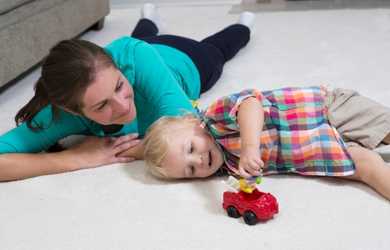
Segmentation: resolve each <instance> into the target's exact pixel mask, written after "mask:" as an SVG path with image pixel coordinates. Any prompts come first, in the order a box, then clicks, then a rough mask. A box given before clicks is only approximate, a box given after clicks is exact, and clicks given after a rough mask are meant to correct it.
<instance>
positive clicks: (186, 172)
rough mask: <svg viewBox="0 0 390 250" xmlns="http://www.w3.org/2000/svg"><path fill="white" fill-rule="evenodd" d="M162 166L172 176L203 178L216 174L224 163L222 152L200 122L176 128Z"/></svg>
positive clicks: (170, 138)
mask: <svg viewBox="0 0 390 250" xmlns="http://www.w3.org/2000/svg"><path fill="white" fill-rule="evenodd" d="M169 142H170V144H169V149H168V152H167V154H166V156H165V158H164V159H163V161H162V164H161V167H162V168H163V169H164V172H165V174H166V175H167V176H169V177H171V178H202V177H207V176H210V175H212V174H214V173H215V172H216V171H217V170H218V169H219V168H220V167H221V166H222V164H223V157H222V152H221V151H220V149H219V148H218V147H217V145H216V144H215V141H214V139H213V138H212V137H211V136H210V135H209V134H208V133H207V132H206V131H205V130H204V129H203V128H202V127H200V125H199V124H189V125H188V126H185V127H181V128H179V129H176V130H174V131H173V132H172V133H171V135H170V136H169Z"/></svg>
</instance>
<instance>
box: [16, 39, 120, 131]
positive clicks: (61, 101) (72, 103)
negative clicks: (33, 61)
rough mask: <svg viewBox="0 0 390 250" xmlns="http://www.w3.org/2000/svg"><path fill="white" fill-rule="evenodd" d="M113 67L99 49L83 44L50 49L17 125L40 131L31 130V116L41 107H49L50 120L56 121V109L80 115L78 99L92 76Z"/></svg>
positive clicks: (74, 42) (76, 42) (63, 44)
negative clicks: (22, 124)
mask: <svg viewBox="0 0 390 250" xmlns="http://www.w3.org/2000/svg"><path fill="white" fill-rule="evenodd" d="M110 66H113V67H115V64H114V62H113V60H112V58H111V57H110V55H108V54H107V53H106V52H105V51H104V49H103V48H101V47H100V46H98V45H96V44H94V43H92V42H88V41H84V40H77V39H72V40H64V41H61V42H59V43H58V44H57V45H55V46H54V47H53V48H51V49H50V52H49V55H47V56H46V58H45V59H44V60H43V62H42V72H41V77H40V78H39V79H38V81H37V82H36V83H35V87H34V89H35V94H34V96H33V97H32V99H31V100H30V101H29V102H28V103H27V104H26V105H25V106H24V107H23V108H21V109H20V110H19V111H18V113H17V114H16V116H15V122H16V124H17V125H19V124H20V123H22V122H27V126H28V127H29V128H31V129H33V130H39V129H42V128H41V127H40V126H39V125H35V126H32V120H33V118H34V116H35V115H36V114H37V113H38V112H39V111H41V110H42V109H43V108H44V107H45V106H47V105H49V104H51V105H52V117H53V120H55V119H56V118H57V117H58V111H59V108H61V107H62V108H66V109H67V110H70V111H72V112H75V113H79V114H81V113H82V102H81V99H82V96H83V95H84V93H85V90H86V89H87V87H88V86H89V84H91V83H92V82H93V81H94V79H95V77H96V73H97V72H98V71H99V70H100V69H102V68H107V67H110Z"/></svg>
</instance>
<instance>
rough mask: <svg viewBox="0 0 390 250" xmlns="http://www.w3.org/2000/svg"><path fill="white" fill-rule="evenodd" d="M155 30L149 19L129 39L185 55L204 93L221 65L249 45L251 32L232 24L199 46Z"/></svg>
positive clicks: (219, 74) (218, 72)
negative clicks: (194, 66)
mask: <svg viewBox="0 0 390 250" xmlns="http://www.w3.org/2000/svg"><path fill="white" fill-rule="evenodd" d="M157 33H158V28H157V26H156V25H155V24H154V23H153V22H152V21H150V20H149V19H140V20H139V21H138V23H137V25H136V27H135V28H134V31H133V33H132V34H131V36H132V37H135V38H138V39H140V40H143V41H145V42H148V43H151V44H164V45H167V46H170V47H173V48H176V49H178V50H180V51H182V52H184V53H186V54H187V55H188V56H189V57H190V58H191V59H192V61H193V62H194V64H195V65H196V67H197V69H198V71H199V74H200V81H201V90H200V92H201V93H203V92H205V91H207V90H209V89H210V88H211V87H212V86H214V84H215V83H216V82H217V80H218V79H219V77H220V76H221V74H222V70H223V66H224V64H225V63H226V62H227V61H229V60H230V59H232V58H233V57H234V56H235V55H236V54H237V52H238V51H239V50H240V49H241V48H243V47H244V46H245V45H246V44H247V43H248V41H249V35H250V30H249V28H248V27H247V26H245V25H242V24H233V25H230V26H228V27H227V28H225V29H223V30H222V31H220V32H218V33H216V34H214V35H212V36H209V37H207V38H205V39H203V40H202V41H200V42H198V41H195V40H192V39H189V38H185V37H180V36H173V35H157Z"/></svg>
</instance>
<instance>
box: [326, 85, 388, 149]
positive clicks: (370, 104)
mask: <svg viewBox="0 0 390 250" xmlns="http://www.w3.org/2000/svg"><path fill="white" fill-rule="evenodd" d="M328 118H329V122H330V124H331V125H332V126H334V127H335V128H336V129H337V131H338V132H339V133H340V134H341V136H342V137H343V139H344V140H345V141H346V142H347V143H349V142H355V143H358V144H360V145H362V146H364V147H365V148H369V149H374V148H376V147H378V146H379V145H380V144H381V143H382V142H385V143H386V142H387V144H389V143H390V135H389V134H390V108H389V107H386V106H384V105H382V104H381V103H378V102H376V101H374V100H372V99H370V98H367V97H365V96H362V95H360V94H359V93H357V92H356V91H353V90H348V89H335V90H333V91H332V92H331V95H330V100H329V104H328Z"/></svg>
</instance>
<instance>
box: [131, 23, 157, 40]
mask: <svg viewBox="0 0 390 250" xmlns="http://www.w3.org/2000/svg"><path fill="white" fill-rule="evenodd" d="M157 34H158V28H157V25H156V24H155V23H154V22H152V21H151V20H149V19H146V18H142V19H140V20H139V21H138V23H137V25H136V26H135V28H134V30H133V32H132V33H131V36H132V37H134V38H138V39H141V38H144V37H150V36H156V35H157Z"/></svg>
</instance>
